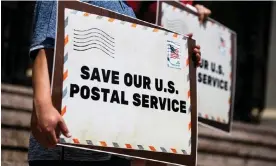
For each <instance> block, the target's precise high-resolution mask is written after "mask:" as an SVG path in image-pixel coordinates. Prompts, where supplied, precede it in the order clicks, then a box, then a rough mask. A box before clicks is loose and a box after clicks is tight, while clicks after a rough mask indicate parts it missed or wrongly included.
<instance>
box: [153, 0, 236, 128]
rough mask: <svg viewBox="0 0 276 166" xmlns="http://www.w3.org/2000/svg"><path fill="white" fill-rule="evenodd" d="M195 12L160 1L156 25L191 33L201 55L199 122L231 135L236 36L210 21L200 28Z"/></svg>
mask: <svg viewBox="0 0 276 166" xmlns="http://www.w3.org/2000/svg"><path fill="white" fill-rule="evenodd" d="M195 11H196V10H191V8H189V6H184V5H182V4H181V3H179V2H176V1H174V2H173V1H170V2H164V1H160V2H159V4H158V14H157V16H158V17H157V23H158V24H159V25H161V26H162V27H164V28H167V29H169V30H172V31H174V32H177V33H179V34H188V33H193V38H194V39H195V40H196V43H197V44H198V45H200V47H201V52H202V55H201V58H202V64H201V66H200V68H199V69H198V70H197V87H198V91H197V101H198V116H199V122H202V123H203V124H207V125H209V126H212V127H215V128H217V129H221V130H223V131H226V132H230V129H231V121H232V112H233V100H234V91H235V79H234V78H235V60H236V52H235V48H236V42H235V41H236V34H235V32H233V31H232V30H230V29H229V28H227V27H225V26H223V25H221V24H220V23H218V22H216V21H214V20H212V19H210V18H209V19H208V20H207V21H206V22H205V23H204V24H200V22H199V21H198V15H197V13H196V12H195Z"/></svg>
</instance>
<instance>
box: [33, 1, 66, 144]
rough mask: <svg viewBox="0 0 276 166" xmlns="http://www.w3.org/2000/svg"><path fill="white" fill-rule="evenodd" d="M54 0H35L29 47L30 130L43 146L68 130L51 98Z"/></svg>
mask: <svg viewBox="0 0 276 166" xmlns="http://www.w3.org/2000/svg"><path fill="white" fill-rule="evenodd" d="M55 10H56V2H54V1H52V2H46V1H43V2H42V1H38V2H37V3H36V7H35V17H34V33H33V38H32V44H31V49H30V56H31V58H32V59H33V60H34V61H33V77H32V81H33V93H34V94H33V96H34V110H33V112H32V118H31V132H32V135H33V136H34V138H35V139H36V140H37V141H38V142H39V143H40V144H41V145H42V146H44V147H46V148H48V147H53V146H55V145H56V144H57V142H58V138H59V133H60V132H62V133H63V134H64V135H65V136H67V137H69V136H70V134H69V131H68V129H67V127H66V124H65V123H64V120H63V119H62V117H61V115H60V114H59V112H58V111H57V110H56V109H55V108H54V106H53V104H52V99H51V88H50V75H51V74H50V73H51V69H52V60H53V46H54V38H55V24H53V23H55Z"/></svg>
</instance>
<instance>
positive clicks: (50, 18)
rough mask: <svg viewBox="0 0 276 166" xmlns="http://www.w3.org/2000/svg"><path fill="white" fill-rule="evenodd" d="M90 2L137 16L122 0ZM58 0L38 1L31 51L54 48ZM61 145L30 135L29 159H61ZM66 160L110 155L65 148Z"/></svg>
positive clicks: (105, 158)
mask: <svg viewBox="0 0 276 166" xmlns="http://www.w3.org/2000/svg"><path fill="white" fill-rule="evenodd" d="M86 2H87V3H89V4H92V5H95V6H99V7H103V8H106V9H109V10H113V11H115V12H118V13H121V14H125V15H128V16H131V17H134V18H135V14H134V12H133V10H132V9H131V8H130V7H129V6H127V5H126V4H125V2H122V1H114V0H113V1H98V0H97V1H86ZM56 13H57V2H56V1H37V2H36V5H35V12H34V24H33V28H34V29H33V36H32V42H31V47H30V52H32V51H35V50H38V49H41V48H54V44H55V36H56ZM61 154H62V153H61V147H56V148H52V149H45V148H43V147H42V146H41V145H40V144H39V143H38V142H37V141H36V140H35V139H34V138H33V137H32V136H31V137H30V146H29V155H28V158H29V161H33V160H60V159H61ZM63 157H64V160H75V161H99V160H108V159H110V155H109V154H106V153H97V152H92V151H85V150H77V149H72V148H64V156H63Z"/></svg>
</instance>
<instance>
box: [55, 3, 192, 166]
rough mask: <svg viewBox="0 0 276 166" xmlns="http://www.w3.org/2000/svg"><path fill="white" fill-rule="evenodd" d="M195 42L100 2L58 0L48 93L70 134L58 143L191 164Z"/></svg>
mask: <svg viewBox="0 0 276 166" xmlns="http://www.w3.org/2000/svg"><path fill="white" fill-rule="evenodd" d="M192 44H193V41H192V40H191V41H189V42H188V39H187V38H186V37H185V36H182V35H179V34H176V33H171V32H168V31H167V30H165V29H163V28H161V27H157V26H154V25H152V24H148V23H145V22H142V21H139V20H136V19H133V18H130V17H127V16H123V15H120V14H117V13H114V12H111V11H108V10H104V9H102V8H97V7H95V6H91V5H88V4H85V3H81V2H58V26H57V42H56V50H55V61H54V62H55V64H54V75H53V82H52V96H53V101H54V104H55V106H56V107H57V109H58V110H61V114H62V116H63V118H64V120H65V122H66V124H67V127H68V129H69V131H70V133H71V134H72V137H71V138H65V137H62V136H61V140H60V145H63V146H71V147H75V148H81V147H80V146H82V148H83V147H85V148H87V149H92V150H95V149H96V150H100V151H104V152H108V153H116V154H120V155H127V156H131V157H138V158H144V159H149V160H154V161H161V162H167V163H175V164H187V165H194V164H195V161H196V141H197V112H196V80H195V67H194V66H193V65H192V64H191V62H192V61H191V58H189V49H190V48H191V46H192ZM190 64H191V65H190Z"/></svg>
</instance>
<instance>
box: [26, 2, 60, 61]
mask: <svg viewBox="0 0 276 166" xmlns="http://www.w3.org/2000/svg"><path fill="white" fill-rule="evenodd" d="M56 12H57V2H56V1H37V2H36V4H35V11H34V22H33V35H32V40H31V47H30V55H31V56H32V52H34V51H36V50H39V49H41V48H54V46H55V37H56V14H57V13H56Z"/></svg>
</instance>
